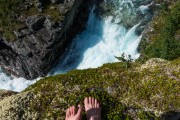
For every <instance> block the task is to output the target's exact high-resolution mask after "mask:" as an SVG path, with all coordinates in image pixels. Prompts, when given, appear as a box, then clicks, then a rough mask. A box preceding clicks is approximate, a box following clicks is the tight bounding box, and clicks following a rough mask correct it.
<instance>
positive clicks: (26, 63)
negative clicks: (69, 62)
mask: <svg viewBox="0 0 180 120" xmlns="http://www.w3.org/2000/svg"><path fill="white" fill-rule="evenodd" d="M26 4H27V5H26ZM91 4H92V3H91V2H88V1H83V0H57V1H56V0H52V1H49V2H45V3H43V1H39V0H38V1H27V2H25V3H22V5H21V4H20V5H21V6H27V7H25V8H21V9H22V11H27V10H30V9H35V10H34V11H35V12H34V13H33V14H34V15H30V16H27V15H26V14H23V13H22V14H21V13H17V14H15V15H16V16H17V18H16V20H17V21H18V22H20V23H21V26H22V27H21V28H19V29H18V30H16V29H15V30H13V32H14V34H15V36H14V37H15V38H8V37H7V36H5V35H4V34H3V27H1V31H2V32H1V36H0V46H1V48H0V65H1V67H3V68H4V69H5V71H7V72H9V73H11V74H14V75H15V76H19V77H24V78H26V79H34V78H37V77H40V76H45V75H46V74H47V73H48V72H49V71H50V69H51V68H52V67H53V66H54V65H55V64H56V63H57V61H58V59H59V57H60V55H61V54H62V53H63V52H64V51H65V49H66V47H67V45H68V44H70V43H71V40H72V38H73V37H74V36H75V35H76V34H77V33H78V32H80V31H81V30H82V29H83V28H84V27H85V26H86V22H87V19H88V13H89V6H91ZM18 5H19V4H18ZM34 6H36V8H33V7H34ZM55 6H56V7H57V6H58V7H57V8H56V7H55ZM45 7H50V8H46V9H48V10H49V12H57V13H56V14H57V15H58V16H53V14H54V13H49V14H48V13H47V14H46V13H43V11H48V10H46V9H45ZM81 11H83V12H81ZM54 17H58V18H54ZM56 19H58V20H56ZM14 21H15V20H14ZM5 29H6V28H5ZM11 34H13V33H11ZM12 39H13V40H12Z"/></svg>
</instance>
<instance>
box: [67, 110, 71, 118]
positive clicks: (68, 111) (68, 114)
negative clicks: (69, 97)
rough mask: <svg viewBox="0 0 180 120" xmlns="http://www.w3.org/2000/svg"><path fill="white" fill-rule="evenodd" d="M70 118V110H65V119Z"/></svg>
mask: <svg viewBox="0 0 180 120" xmlns="http://www.w3.org/2000/svg"><path fill="white" fill-rule="evenodd" d="M69 116H70V108H68V109H67V110H66V118H68V117H69Z"/></svg>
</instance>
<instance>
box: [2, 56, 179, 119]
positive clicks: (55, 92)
mask: <svg viewBox="0 0 180 120" xmlns="http://www.w3.org/2000/svg"><path fill="white" fill-rule="evenodd" d="M179 62H180V59H176V60H174V61H172V62H168V61H165V60H161V59H151V60H149V61H147V62H146V63H145V64H143V65H141V64H140V63H138V62H136V63H131V65H130V67H128V69H127V68H126V66H125V64H124V63H114V64H106V65H104V66H103V67H100V68H97V69H87V70H74V71H71V72H68V73H67V74H62V75H57V76H53V77H47V78H45V79H43V80H40V81H38V82H37V83H36V84H34V85H32V86H30V87H29V88H27V89H26V90H25V91H24V92H23V93H20V94H18V95H19V96H21V94H23V95H24V94H25V93H26V94H27V96H26V97H25V98H24V97H23V98H22V99H20V98H19V97H18V98H15V96H14V97H13V100H14V101H16V99H18V100H17V101H19V100H20V101H21V102H18V104H19V106H21V109H16V112H17V113H13V115H15V114H19V113H21V115H20V117H19V118H18V119H21V118H26V117H28V118H30V117H31V116H28V115H32V116H35V115H36V117H35V118H41V119H45V118H47V119H62V120H63V119H64V117H65V110H66V109H67V108H68V107H69V106H71V105H77V104H78V103H82V102H83V99H84V98H85V97H87V96H94V97H95V98H97V99H98V100H99V101H100V102H101V106H102V113H103V119H104V120H107V119H109V120H121V119H122V120H124V119H137V118H139V119H161V115H162V114H163V113H165V112H167V113H168V112H170V111H171V112H172V111H174V112H180V101H179V99H180V66H179ZM28 95H30V96H31V97H32V96H33V99H29V97H28ZM16 96H17V95H16ZM3 101H6V102H7V101H8V98H5V99H3V100H1V101H0V106H2V107H3V105H2V103H3ZM23 101H26V102H27V101H28V102H27V103H26V102H25V103H24V102H23ZM9 103H11V104H15V103H13V102H9ZM22 103H24V104H26V106H24V107H23V104H22ZM16 104H17V103H16ZM11 109H12V108H11ZM1 111H2V110H1ZM11 112H13V111H10V113H11ZM1 113H3V112H1ZM10 113H9V114H10ZM0 116H1V117H2V116H3V115H2V114H0ZM2 118H3V117H2Z"/></svg>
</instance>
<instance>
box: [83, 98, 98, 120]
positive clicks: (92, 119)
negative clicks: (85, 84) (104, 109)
mask: <svg viewBox="0 0 180 120" xmlns="http://www.w3.org/2000/svg"><path fill="white" fill-rule="evenodd" d="M84 105H85V111H86V117H87V120H101V108H100V104H99V102H98V101H97V99H94V98H93V97H86V98H85V99H84Z"/></svg>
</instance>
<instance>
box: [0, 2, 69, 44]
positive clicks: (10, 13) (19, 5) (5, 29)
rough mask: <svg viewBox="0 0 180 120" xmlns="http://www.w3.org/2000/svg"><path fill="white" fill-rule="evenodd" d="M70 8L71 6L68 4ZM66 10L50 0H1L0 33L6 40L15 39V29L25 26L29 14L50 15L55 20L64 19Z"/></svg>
mask: <svg viewBox="0 0 180 120" xmlns="http://www.w3.org/2000/svg"><path fill="white" fill-rule="evenodd" d="M66 7H67V8H68V7H69V6H68V5H66ZM64 12H66V10H64V11H62V10H60V8H59V6H58V4H56V3H54V4H53V3H51V2H50V0H48V1H46V2H43V3H40V2H37V1H36V0H32V1H27V0H15V1H14V0H1V3H0V34H2V36H3V37H4V38H5V39H6V40H11V41H12V40H15V39H16V37H15V34H14V31H18V30H19V29H22V28H24V27H25V23H24V22H25V21H24V19H26V18H27V17H28V16H31V15H40V16H49V17H51V18H52V19H53V20H54V21H55V22H58V21H61V20H63V19H64V17H63V15H62V14H63V13H64Z"/></svg>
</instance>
